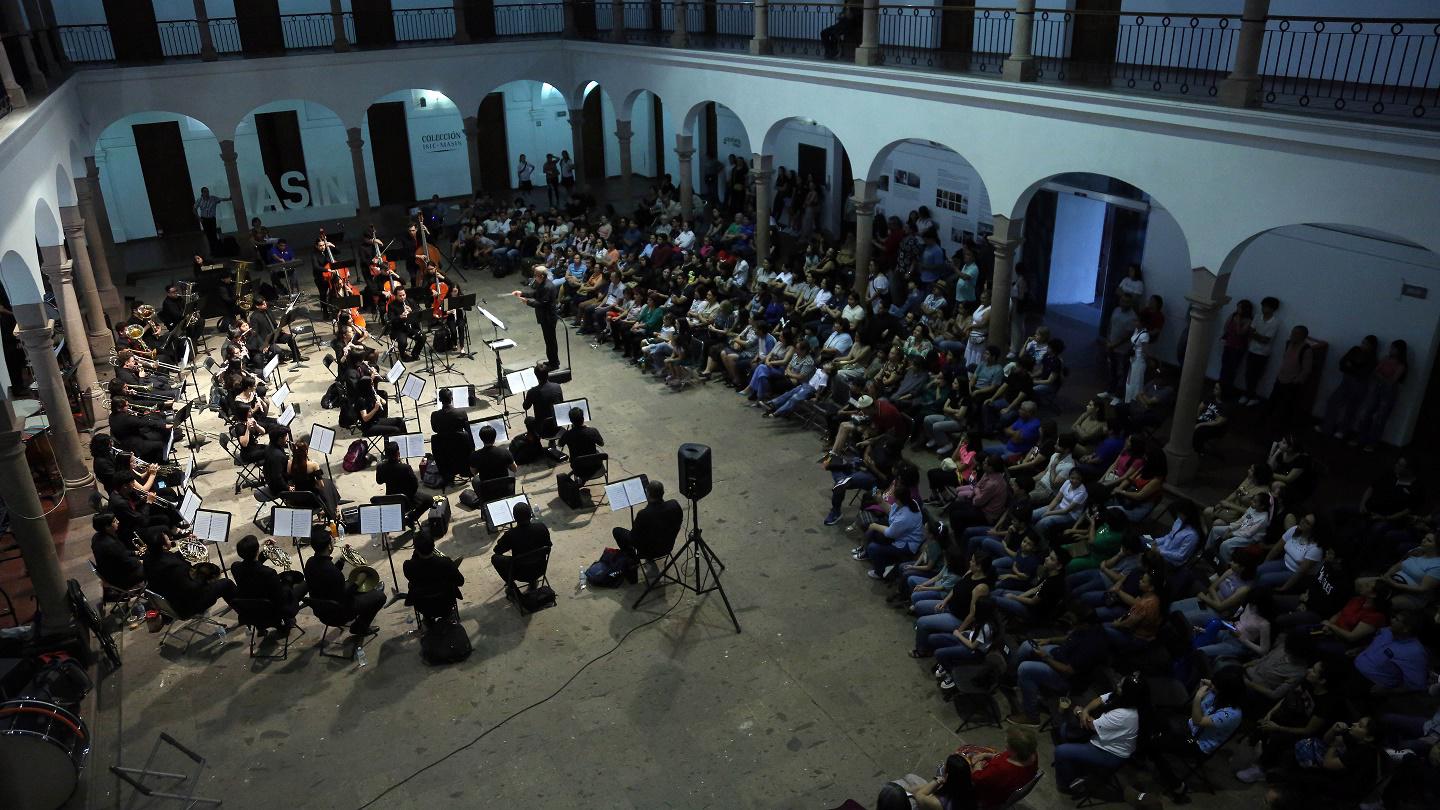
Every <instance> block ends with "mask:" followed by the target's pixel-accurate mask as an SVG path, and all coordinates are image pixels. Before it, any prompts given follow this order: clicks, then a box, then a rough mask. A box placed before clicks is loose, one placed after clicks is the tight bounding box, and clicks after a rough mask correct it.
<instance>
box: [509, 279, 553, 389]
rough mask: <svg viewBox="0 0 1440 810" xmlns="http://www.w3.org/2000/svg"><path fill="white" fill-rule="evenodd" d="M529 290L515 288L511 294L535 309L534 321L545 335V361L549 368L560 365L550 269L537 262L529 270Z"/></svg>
mask: <svg viewBox="0 0 1440 810" xmlns="http://www.w3.org/2000/svg"><path fill="white" fill-rule="evenodd" d="M531 274H532V275H531V284H530V291H529V292H525V291H522V290H515V291H514V292H512V293H510V294H511V295H513V296H515V297H516V298H519V299H520V300H521V301H524V302H525V305H526V306H528V307H533V308H534V309H535V322H536V323H538V324H540V331H541V332H542V333H544V335H545V363H546V365H548V366H549V367H550V370H552V371H553V370H555V369H557V368H559V367H560V349H559V347H558V346H557V345H556V344H555V320H556V319H555V288H554V287H553V286H551V284H550V271H549V270H546V269H545V265H543V264H537V265H535V267H534V268H533V269H532V270H531Z"/></svg>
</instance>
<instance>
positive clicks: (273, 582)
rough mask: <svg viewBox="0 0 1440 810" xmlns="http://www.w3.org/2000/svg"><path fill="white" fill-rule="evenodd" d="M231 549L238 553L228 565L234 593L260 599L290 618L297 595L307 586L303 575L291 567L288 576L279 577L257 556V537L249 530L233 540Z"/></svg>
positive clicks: (296, 609)
mask: <svg viewBox="0 0 1440 810" xmlns="http://www.w3.org/2000/svg"><path fill="white" fill-rule="evenodd" d="M235 553H236V554H239V555H240V560H239V561H238V562H235V563H231V565H230V576H231V577H232V578H233V579H234V580H235V595H236V596H237V597H239V598H241V599H264V600H265V601H267V602H270V603H272V604H274V605H275V606H276V607H277V608H279V609H280V611H281V612H282V613H284V614H285V615H286V616H288V617H290V618H291V619H294V618H295V614H296V613H299V612H300V597H302V596H304V595H305V592H306V590H307V586H306V585H305V580H304V578H302V577H300V576H299V575H297V574H296V573H295V572H294V571H288V572H286V573H288V574H289V575H290V578H282V577H281V575H280V574H279V573H278V572H277V571H275V569H273V568H271V567H270V566H268V565H266V564H265V561H264V560H262V559H260V540H259V538H257V537H256V536H255V535H253V534H247V535H245V536H244V537H242V538H240V541H239V542H237V543H236V544H235Z"/></svg>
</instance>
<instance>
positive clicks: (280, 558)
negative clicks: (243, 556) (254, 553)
mask: <svg viewBox="0 0 1440 810" xmlns="http://www.w3.org/2000/svg"><path fill="white" fill-rule="evenodd" d="M260 554H261V555H263V556H264V557H265V559H267V560H269V561H270V564H271V565H273V566H275V567H276V568H281V569H289V568H290V552H288V551H286V550H285V549H283V548H280V547H279V546H277V545H275V540H274V539H268V540H266V541H265V544H264V545H262V546H260Z"/></svg>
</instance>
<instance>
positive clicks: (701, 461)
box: [676, 444, 710, 501]
mask: <svg viewBox="0 0 1440 810" xmlns="http://www.w3.org/2000/svg"><path fill="white" fill-rule="evenodd" d="M676 457H677V459H678V461H679V462H680V492H681V493H682V494H683V495H684V496H685V497H687V498H689V499H690V500H692V501H698V500H700V499H701V498H703V497H705V496H706V495H709V494H710V448H709V447H706V446H705V445H703V444H682V445H680V450H679V452H678V453H676Z"/></svg>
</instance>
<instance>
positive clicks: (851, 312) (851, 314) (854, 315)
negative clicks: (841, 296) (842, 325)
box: [840, 304, 865, 326]
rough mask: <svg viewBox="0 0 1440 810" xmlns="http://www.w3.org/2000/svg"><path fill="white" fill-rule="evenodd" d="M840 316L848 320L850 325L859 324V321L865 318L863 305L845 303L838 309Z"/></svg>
mask: <svg viewBox="0 0 1440 810" xmlns="http://www.w3.org/2000/svg"><path fill="white" fill-rule="evenodd" d="M840 317H842V318H844V319H845V320H847V321H849V322H850V325H851V326H859V325H860V322H861V321H863V320H865V307H862V306H860V305H859V304H854V305H851V304H846V305H845V308H844V309H842V310H840Z"/></svg>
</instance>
